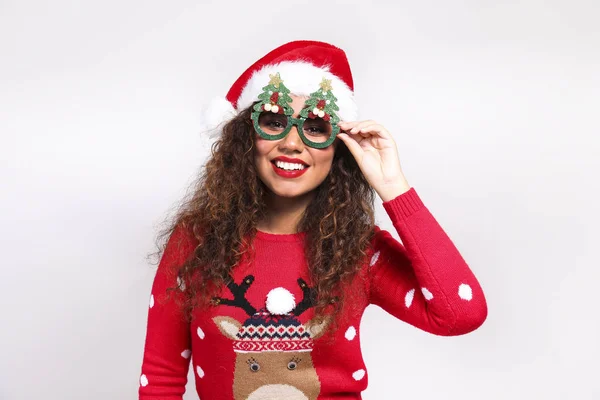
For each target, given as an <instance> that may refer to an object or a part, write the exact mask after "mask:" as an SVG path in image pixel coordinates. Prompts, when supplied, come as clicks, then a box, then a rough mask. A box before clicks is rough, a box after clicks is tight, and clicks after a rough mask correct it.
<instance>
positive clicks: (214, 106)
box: [200, 97, 238, 139]
mask: <svg viewBox="0 0 600 400" xmlns="http://www.w3.org/2000/svg"><path fill="white" fill-rule="evenodd" d="M237 114H238V112H237V111H236V110H235V109H234V108H233V105H232V104H231V103H230V102H229V101H228V100H227V99H226V98H225V97H214V98H213V99H212V100H211V101H210V102H209V103H208V104H207V105H206V106H205V107H203V109H202V110H201V112H200V120H201V121H200V123H201V125H202V126H201V130H202V131H203V132H208V136H209V137H210V138H211V139H213V138H215V137H217V136H219V134H220V132H221V124H222V123H224V122H227V121H229V120H231V119H232V118H234V117H235V116H236V115H237Z"/></svg>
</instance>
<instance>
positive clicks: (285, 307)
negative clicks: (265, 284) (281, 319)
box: [267, 287, 296, 315]
mask: <svg viewBox="0 0 600 400" xmlns="http://www.w3.org/2000/svg"><path fill="white" fill-rule="evenodd" d="M294 307H296V301H295V300H294V295H293V294H292V293H291V292H290V291H289V290H287V289H286V288H282V287H278V288H275V289H272V290H271V291H270V292H269V294H268V295H267V310H269V312H270V313H271V314H275V315H284V314H288V313H289V312H290V311H292V310H293V309H294Z"/></svg>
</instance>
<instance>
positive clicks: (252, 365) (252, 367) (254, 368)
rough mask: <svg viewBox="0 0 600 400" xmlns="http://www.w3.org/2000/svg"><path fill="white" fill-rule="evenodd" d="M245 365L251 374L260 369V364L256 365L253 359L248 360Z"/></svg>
mask: <svg viewBox="0 0 600 400" xmlns="http://www.w3.org/2000/svg"><path fill="white" fill-rule="evenodd" d="M246 363H248V366H249V367H250V371H252V372H257V371H258V370H259V369H260V364H258V362H257V361H256V359H255V358H254V357H252V358H250V359H249V360H248V361H246Z"/></svg>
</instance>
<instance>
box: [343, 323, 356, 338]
mask: <svg viewBox="0 0 600 400" xmlns="http://www.w3.org/2000/svg"><path fill="white" fill-rule="evenodd" d="M345 336H346V339H348V340H352V339H354V337H355V336H356V328H355V327H353V326H351V327H350V328H348V330H347V331H346V335H345Z"/></svg>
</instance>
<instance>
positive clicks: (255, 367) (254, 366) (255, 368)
mask: <svg viewBox="0 0 600 400" xmlns="http://www.w3.org/2000/svg"><path fill="white" fill-rule="evenodd" d="M259 369H260V365H258V363H257V362H253V363H250V371H252V372H256V371H258V370H259Z"/></svg>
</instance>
